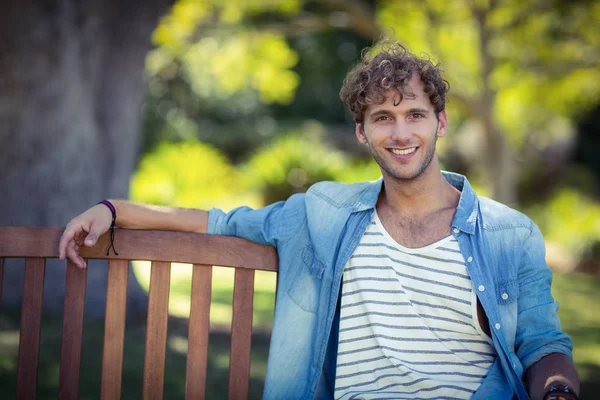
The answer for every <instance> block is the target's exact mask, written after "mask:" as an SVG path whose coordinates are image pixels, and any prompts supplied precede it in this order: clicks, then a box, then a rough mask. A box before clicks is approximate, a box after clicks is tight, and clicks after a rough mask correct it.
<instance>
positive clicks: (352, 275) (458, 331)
mask: <svg viewBox="0 0 600 400" xmlns="http://www.w3.org/2000/svg"><path fill="white" fill-rule="evenodd" d="M495 357H496V354H495V350H494V348H493V346H492V344H491V341H490V339H489V337H488V336H487V335H486V334H485V333H483V331H482V330H481V327H480V325H479V322H478V318H477V300H476V295H475V291H474V290H473V285H472V283H471V279H470V278H469V275H468V273H467V270H466V266H465V262H464V259H463V257H462V255H461V253H460V249H459V245H458V242H457V241H456V239H454V238H453V237H452V236H449V237H447V238H445V239H442V240H440V241H439V242H437V243H434V244H431V245H429V246H426V247H422V248H418V249H410V248H406V247H403V246H401V245H400V244H398V243H397V242H396V241H395V240H394V239H392V237H391V236H390V235H389V234H388V233H387V232H386V230H385V228H384V227H383V225H382V224H381V221H380V220H379V218H378V217H377V213H374V217H373V221H372V223H371V224H370V225H369V226H368V228H367V230H366V231H365V234H364V235H363V237H362V239H361V241H360V244H359V245H358V247H357V248H356V250H355V252H354V254H353V255H352V257H351V258H350V260H349V261H348V264H346V267H345V270H344V278H343V285H342V303H341V314H340V331H339V345H338V356H337V371H336V380H335V398H336V399H376V398H377V399H405V398H406V399H411V400H414V399H419V398H423V399H441V398H444V399H468V398H470V397H471V396H472V395H473V393H475V391H476V390H477V388H478V387H479V386H480V385H481V382H482V380H483V378H485V376H486V374H487V372H488V370H489V368H490V366H491V365H492V363H493V362H494V360H495Z"/></svg>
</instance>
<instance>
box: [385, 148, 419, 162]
mask: <svg viewBox="0 0 600 400" xmlns="http://www.w3.org/2000/svg"><path fill="white" fill-rule="evenodd" d="M417 149H418V147H409V148H405V149H396V148H392V149H388V150H389V151H390V153H392V154H393V156H394V158H396V159H400V160H407V159H409V158H411V157H412V156H413V155H414V154H415V153H416V152H417Z"/></svg>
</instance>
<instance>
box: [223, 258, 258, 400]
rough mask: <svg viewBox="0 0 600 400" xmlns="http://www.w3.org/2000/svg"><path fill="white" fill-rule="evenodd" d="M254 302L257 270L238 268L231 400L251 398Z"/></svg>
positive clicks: (234, 293)
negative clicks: (249, 390) (249, 392)
mask: <svg viewBox="0 0 600 400" xmlns="http://www.w3.org/2000/svg"><path fill="white" fill-rule="evenodd" d="M253 299H254V271H253V270H243V269H236V271H235V281H234V286H233V319H232V322H231V353H230V356H229V392H228V398H229V399H230V400H234V399H235V400H238V399H247V398H248V384H249V379H250V346H251V339H252V309H253V304H252V302H253Z"/></svg>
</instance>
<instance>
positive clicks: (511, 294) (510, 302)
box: [496, 280, 519, 351]
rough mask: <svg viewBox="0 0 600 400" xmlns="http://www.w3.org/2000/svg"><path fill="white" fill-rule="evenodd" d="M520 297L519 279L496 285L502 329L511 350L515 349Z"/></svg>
mask: <svg viewBox="0 0 600 400" xmlns="http://www.w3.org/2000/svg"><path fill="white" fill-rule="evenodd" d="M518 299H519V282H518V281H516V280H511V281H503V282H500V283H498V284H497V285H496V300H497V303H498V311H499V312H500V319H501V321H502V331H503V332H504V337H505V338H506V343H507V344H508V347H509V349H510V350H511V351H514V348H515V339H516V335H517V319H518V303H519V302H518Z"/></svg>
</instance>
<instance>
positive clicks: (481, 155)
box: [378, 0, 600, 204]
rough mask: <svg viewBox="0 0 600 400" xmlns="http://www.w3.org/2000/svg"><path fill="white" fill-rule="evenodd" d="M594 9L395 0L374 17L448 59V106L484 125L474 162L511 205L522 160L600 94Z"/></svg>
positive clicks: (577, 4)
mask: <svg viewBox="0 0 600 400" xmlns="http://www.w3.org/2000/svg"><path fill="white" fill-rule="evenodd" d="M598 12H600V5H599V4H598V3H597V2H591V1H585V0H584V1H562V0H552V1H537V0H528V1H518V0H510V1H502V2H500V1H496V0H459V1H452V2H446V1H441V0H427V1H423V2H421V1H419V2H416V1H402V2H400V1H397V2H386V3H384V4H383V6H382V7H381V8H380V9H379V12H378V21H379V23H380V24H381V25H383V26H389V27H393V28H394V29H395V33H396V35H397V36H398V38H400V39H402V40H405V41H406V42H408V43H410V44H411V48H412V50H413V51H416V52H426V53H429V54H431V55H433V56H434V57H435V58H436V59H438V60H440V61H442V64H443V66H444V69H445V71H446V77H447V79H448V80H449V81H450V82H451V83H452V85H451V86H452V88H451V91H450V99H451V103H454V104H455V105H456V107H457V108H458V109H459V110H462V112H464V113H465V114H466V115H467V116H468V117H469V118H470V119H472V120H474V121H477V122H478V125H479V127H478V130H479V133H480V135H477V136H479V139H480V140H481V143H482V144H483V146H482V147H483V148H482V149H478V151H477V154H475V157H474V158H475V159H474V161H476V162H477V164H478V165H481V166H482V169H483V171H484V174H483V178H484V179H485V181H487V182H489V183H490V186H491V193H492V195H493V197H494V198H496V199H497V200H500V201H502V202H505V203H508V204H514V203H516V201H517V200H518V198H519V196H518V192H517V187H518V179H519V173H520V172H523V171H522V168H521V161H523V160H527V161H528V162H531V160H532V159H536V157H538V158H539V154H540V152H541V151H542V149H544V148H545V147H547V146H548V144H549V143H552V142H555V141H557V140H561V139H564V138H565V137H566V136H567V137H568V136H570V135H573V134H574V131H575V129H574V122H573V120H574V117H576V116H577V115H578V114H581V113H582V112H584V111H585V110H587V109H590V108H591V107H592V106H594V105H595V102H596V101H597V99H598V95H599V94H600V85H599V84H598V81H599V79H600V72H599V71H600V68H599V59H598V57H597V54H598V51H599V50H600V49H599V48H600V39H599V37H600V28H599V26H598V24H597V22H596V21H595V18H596V17H597V15H598ZM463 143H464V142H463ZM536 161H537V160H536Z"/></svg>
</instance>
